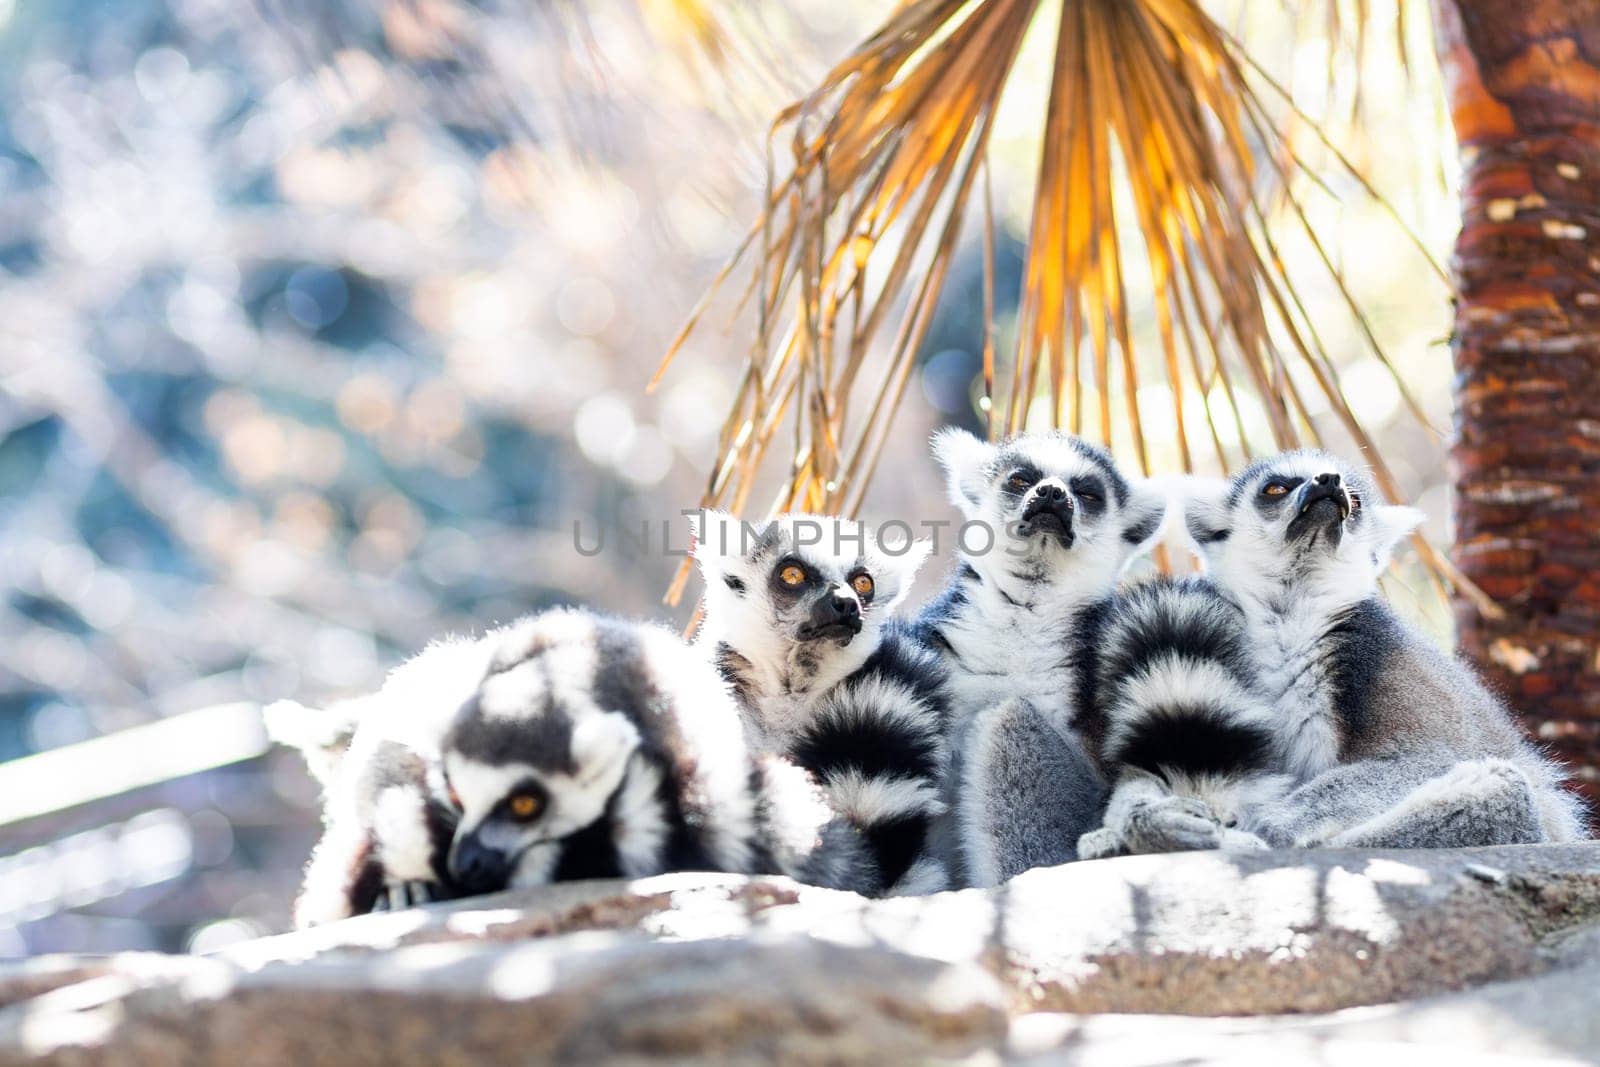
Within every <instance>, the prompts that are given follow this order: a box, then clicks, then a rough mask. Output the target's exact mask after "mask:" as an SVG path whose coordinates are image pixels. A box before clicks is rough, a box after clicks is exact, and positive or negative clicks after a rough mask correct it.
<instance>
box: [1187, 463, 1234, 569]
mask: <svg viewBox="0 0 1600 1067" xmlns="http://www.w3.org/2000/svg"><path fill="white" fill-rule="evenodd" d="M1230 488H1231V486H1230V484H1229V482H1228V481H1227V480H1226V479H1223V478H1197V477H1192V476H1191V477H1187V478H1184V479H1183V480H1182V482H1181V483H1180V485H1179V488H1178V504H1179V506H1180V507H1181V508H1182V509H1183V527H1184V532H1185V533H1187V534H1188V535H1189V540H1190V541H1191V542H1193V544H1194V547H1195V551H1196V552H1197V553H1198V554H1199V556H1200V558H1202V559H1205V558H1206V557H1207V556H1208V555H1209V554H1210V553H1211V551H1212V550H1213V549H1214V548H1216V546H1218V545H1220V544H1222V542H1224V541H1226V540H1227V539H1228V537H1229V535H1231V534H1232V533H1233V522H1232V518H1231V517H1230V516H1229V514H1228V490H1229V489H1230Z"/></svg>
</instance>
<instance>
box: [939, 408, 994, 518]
mask: <svg viewBox="0 0 1600 1067" xmlns="http://www.w3.org/2000/svg"><path fill="white" fill-rule="evenodd" d="M994 456H995V446H994V445H991V444H989V443H988V442H987V441H980V440H979V439H978V438H976V437H974V436H972V435H971V434H970V433H968V432H967V431H965V430H958V429H956V428H954V427H950V428H948V429H944V430H940V431H939V432H938V433H936V434H934V435H933V458H934V459H936V460H938V461H939V466H941V467H943V468H944V477H945V485H946V487H947V488H948V489H949V492H950V502H951V503H953V504H954V505H955V506H956V507H958V508H960V509H961V513H962V514H963V515H965V516H966V517H967V518H969V519H976V518H978V517H979V508H980V506H981V503H982V500H983V487H984V483H985V481H987V476H988V468H989V464H990V463H991V462H993V460H994Z"/></svg>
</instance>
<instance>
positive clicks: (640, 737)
mask: <svg viewBox="0 0 1600 1067" xmlns="http://www.w3.org/2000/svg"><path fill="white" fill-rule="evenodd" d="M342 712H343V713H342V714H340V715H337V716H332V717H324V718H322V719H320V720H319V719H317V718H316V717H315V716H316V713H314V712H312V711H310V710H309V709H303V708H299V707H298V706H295V705H281V706H277V707H276V708H275V709H274V711H273V714H272V715H270V716H269V724H270V729H271V730H272V732H273V734H274V736H275V737H277V738H278V739H279V740H281V741H284V742H285V743H288V744H292V745H295V746H296V747H301V748H302V749H303V750H304V751H305V752H306V754H307V758H308V763H309V764H311V766H312V767H313V769H314V770H317V771H319V772H320V773H321V774H322V776H323V781H324V784H325V789H326V794H325V812H324V822H325V826H326V830H325V833H324V836H323V838H322V841H321V842H320V843H319V844H318V846H317V848H316V851H315V853H314V855H313V858H312V861H311V864H310V867H309V868H308V870H307V876H306V883H305V888H304V890H303V892H302V895H301V898H300V900H299V902H298V903H297V905H296V916H295V917H296V924H297V925H299V926H307V925H312V924H315V923H320V922H326V921H329V920H332V919H337V918H343V917H345V916H347V915H352V914H360V913H362V912H365V911H369V910H373V909H374V908H375V907H377V906H382V905H383V904H385V903H388V904H408V903H417V902H423V901H426V900H431V899H441V898H446V897H452V896H460V895H475V894H480V893H488V892H493V891H495V890H499V889H504V888H507V887H510V886H527V885H542V884H545V883H549V882H556V881H566V880H572V879H579V878H602V877H630V878H637V877H644V876H647V875H653V874H661V873H666V872H670V871H687V870H700V871H726V872H733V873H749V874H761V873H767V874H785V875H788V876H790V877H793V878H796V879H798V880H801V881H804V882H809V883H812V884H816V885H823V886H828V887H832V888H840V889H851V890H864V891H870V890H871V889H872V888H874V887H875V886H877V884H878V879H879V873H878V864H877V850H876V849H875V847H874V845H875V843H874V842H872V841H869V840H868V838H867V837H866V836H865V835H864V834H863V832H862V831H861V830H860V829H859V828H858V827H857V825H856V824H855V823H854V822H853V821H851V820H850V819H848V818H845V817H842V816H840V815H838V814H837V813H836V812H834V811H833V810H832V808H830V807H829V804H828V800H827V797H826V795H825V794H824V793H823V792H822V791H821V790H820V789H819V788H818V787H817V785H816V783H815V782H814V780H813V779H812V778H811V777H810V775H809V774H807V773H806V772H805V771H804V770H802V769H800V768H799V767H797V766H795V765H794V764H792V763H789V762H788V761H785V760H783V759H781V758H778V757H775V756H771V755H767V754H762V753H759V752H756V751H753V750H752V748H751V747H750V745H749V743H748V741H747V737H746V734H745V730H744V726H743V722H742V720H741V714H740V709H739V707H738V706H737V705H736V703H735V702H734V700H733V699H732V697H731V695H730V694H729V692H728V689H727V686H726V685H725V684H724V682H723V681H722V679H721V678H719V677H718V676H717V673H716V671H715V670H714V669H713V668H712V666H711V665H710V664H709V663H707V662H706V661H705V660H704V659H703V657H702V656H700V655H699V654H698V653H697V652H695V651H694V650H693V649H691V648H689V647H688V646H687V645H685V644H684V643H683V642H682V641H681V640H680V639H679V638H678V637H676V636H675V635H673V634H671V633H669V632H667V631H666V630H664V629H661V628H660V627H656V626H649V625H644V624H637V623H631V622H624V621H621V620H616V619H611V618H607V617H604V616H600V615H595V614H592V613H589V612H585V611H576V610H562V611H551V612H546V613H544V614H542V615H538V616H534V617H531V618H529V619H526V620H523V621H522V622H519V623H516V624H514V625H512V626H509V627H505V628H502V629H500V630H496V631H494V632H492V633H490V634H488V635H485V636H484V637H481V638H478V639H475V640H458V641H452V642H448V643H445V644H440V645H435V646H432V647H430V648H429V649H428V650H427V651H425V652H423V653H422V654H421V655H419V656H418V657H416V658H415V659H413V660H412V661H410V662H409V663H407V664H405V665H404V666H402V667H400V668H399V669H397V670H396V671H395V672H394V673H393V674H392V675H391V676H390V678H389V680H388V681H387V682H386V683H385V685H384V687H383V688H382V689H381V690H379V692H378V693H376V694H374V695H373V696H371V697H368V698H364V699H362V700H361V701H359V702H356V703H354V704H352V705H347V706H345V707H344V708H343V709H342Z"/></svg>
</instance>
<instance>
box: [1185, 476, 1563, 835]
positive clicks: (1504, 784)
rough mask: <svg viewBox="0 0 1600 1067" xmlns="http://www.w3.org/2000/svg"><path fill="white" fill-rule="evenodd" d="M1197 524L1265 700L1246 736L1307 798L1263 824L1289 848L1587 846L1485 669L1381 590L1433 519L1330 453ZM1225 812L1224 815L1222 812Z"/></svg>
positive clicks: (1285, 800) (1269, 803)
mask: <svg viewBox="0 0 1600 1067" xmlns="http://www.w3.org/2000/svg"><path fill="white" fill-rule="evenodd" d="M1185 511H1186V521H1187V525H1188V529H1189V533H1190V535H1191V537H1192V538H1193V539H1194V540H1195V542H1196V543H1197V545H1198V546H1199V548H1200V551H1201V553H1202V555H1203V557H1204V558H1205V560H1206V563H1207V565H1208V568H1209V573H1210V575H1211V577H1212V579H1213V580H1214V581H1215V583H1216V586H1217V588H1218V590H1219V591H1220V593H1221V595H1222V596H1223V597H1225V598H1227V600H1228V601H1230V602H1231V604H1232V605H1233V606H1234V608H1235V609H1236V610H1237V613H1238V614H1237V618H1238V621H1239V623H1240V624H1241V625H1242V633H1243V638H1244V648H1245V649H1246V650H1247V651H1248V653H1249V656H1250V670H1251V672H1252V673H1253V676H1254V680H1255V696H1256V697H1258V698H1259V700H1260V701H1263V702H1264V704H1265V707H1266V709H1267V715H1266V718H1265V720H1263V718H1262V714H1261V710H1260V708H1259V707H1258V706H1257V705H1256V704H1255V703H1254V702H1253V701H1241V702H1239V704H1238V707H1240V708H1241V709H1243V713H1242V714H1241V715H1240V717H1239V718H1238V719H1237V720H1236V722H1235V725H1237V726H1239V727H1240V728H1241V729H1243V730H1245V731H1247V732H1248V733H1249V736H1250V737H1251V739H1252V740H1251V744H1250V746H1249V747H1251V748H1252V749H1253V748H1254V747H1255V746H1256V743H1257V739H1258V737H1259V730H1260V726H1261V723H1262V722H1263V721H1266V722H1269V723H1270V725H1271V731H1272V732H1271V739H1272V745H1273V749H1274V758H1275V760H1276V761H1277V767H1278V768H1279V769H1281V770H1282V771H1283V772H1284V773H1285V774H1287V775H1288V776H1289V778H1290V779H1291V780H1292V782H1293V783H1294V785H1295V788H1294V789H1293V790H1292V791H1291V792H1288V793H1287V795H1285V796H1282V797H1281V798H1279V799H1265V800H1262V801H1261V802H1260V803H1258V805H1257V807H1256V810H1255V811H1254V812H1252V813H1250V814H1249V825H1250V828H1251V829H1252V830H1253V831H1254V832H1255V833H1257V834H1258V835H1259V836H1260V837H1261V838H1262V839H1263V840H1265V841H1266V842H1267V843H1269V844H1272V845H1275V846H1335V847H1372V848H1378V847H1397V848H1403V847H1446V846H1464V845H1490V844H1515V843H1525V842H1539V841H1570V840H1573V839H1576V838H1580V837H1582V836H1584V834H1585V826H1584V818H1583V814H1582V809H1581V805H1580V802H1579V801H1578V799H1577V798H1576V797H1575V796H1574V795H1573V794H1572V793H1570V792H1569V791H1568V790H1566V789H1565V788H1564V785H1563V783H1564V773H1563V771H1562V770H1561V768H1560V767H1559V766H1558V765H1557V764H1556V763H1554V762H1552V761H1551V760H1549V759H1548V758H1546V757H1545V756H1544V755H1543V754H1542V753H1541V752H1540V751H1539V750H1538V749H1537V748H1536V747H1535V746H1534V745H1533V744H1531V743H1530V742H1529V741H1528V740H1527V739H1526V738H1525V737H1524V736H1523V735H1522V733H1521V732H1520V731H1519V730H1518V728H1517V726H1516V725H1515V723H1514V722H1513V720H1512V718H1511V716H1510V714H1509V713H1508V712H1507V711H1506V709H1505V708H1504V707H1503V706H1502V705H1501V704H1500V702H1499V701H1498V700H1496V699H1495V698H1494V696H1492V695H1491V694H1490V693H1489V691H1488V690H1487V689H1485V688H1484V686H1483V684H1482V683H1481V682H1480V681H1479V680H1478V679H1477V677H1476V676H1475V675H1474V674H1473V673H1472V671H1471V670H1470V669H1469V668H1468V667H1467V666H1466V665H1465V664H1463V663H1461V662H1460V661H1459V660H1456V659H1454V658H1452V657H1450V656H1447V655H1445V654H1443V653H1442V652H1440V651H1439V650H1438V649H1437V648H1436V647H1435V646H1434V645H1433V643H1432V642H1431V641H1429V640H1428V639H1427V638H1426V637H1425V636H1423V635H1422V634H1420V633H1419V632H1417V631H1416V630H1414V629H1413V628H1411V627H1410V626H1408V625H1407V624H1405V623H1404V622H1402V621H1401V620H1400V619H1399V618H1398V617H1397V616H1396V615H1395V614H1394V612H1393V611H1391V610H1390V608H1389V607H1388V605H1387V604H1386V603H1384V601H1383V600H1382V599H1380V597H1379V595H1378V576H1379V575H1380V574H1381V573H1382V571H1383V569H1384V567H1385V566H1386V565H1387V564H1388V561H1389V558H1390V556H1391V554H1392V552H1393V550H1394V547H1395V545H1396V544H1397V543H1398V542H1399V541H1400V539H1401V538H1403V537H1404V536H1405V535H1406V534H1408V533H1409V532H1410V531H1411V530H1412V529H1413V528H1414V527H1415V526H1416V524H1417V522H1418V521H1419V520H1420V518H1421V513H1420V512H1417V511H1415V510H1414V509H1411V508H1406V507H1398V506H1393V505H1389V504H1386V503H1385V502H1384V501H1383V499H1382V498H1381V496H1380V495H1379V493H1378V491H1377V487H1376V486H1375V485H1374V484H1373V483H1372V481H1371V479H1370V477H1369V476H1368V475H1367V473H1366V472H1365V471H1363V470H1360V469H1357V468H1355V467H1353V466H1351V465H1350V464H1347V463H1344V462H1342V461H1340V460H1338V459H1336V458H1334V457H1333V456H1329V455H1327V454H1325V453H1322V452H1291V453H1286V454H1284V455H1280V456H1276V457H1274V458H1272V459H1268V460H1263V461H1261V462H1258V463H1255V464H1253V465H1252V466H1250V467H1249V468H1248V469H1246V470H1244V471H1243V472H1241V473H1240V474H1239V475H1238V476H1237V477H1235V478H1233V479H1232V480H1231V481H1230V482H1228V483H1225V484H1224V485H1222V486H1219V487H1215V488H1213V489H1211V490H1209V491H1205V490H1201V491H1197V492H1195V493H1193V494H1192V495H1191V497H1190V499H1189V500H1188V501H1187V503H1186V509H1185ZM1209 815H1210V817H1212V818H1216V819H1219V820H1220V818H1221V816H1220V815H1219V814H1218V813H1216V812H1210V813H1209Z"/></svg>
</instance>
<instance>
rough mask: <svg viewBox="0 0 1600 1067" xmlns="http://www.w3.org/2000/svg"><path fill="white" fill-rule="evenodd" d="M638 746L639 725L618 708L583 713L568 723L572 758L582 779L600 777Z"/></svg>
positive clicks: (631, 753) (617, 766) (616, 766)
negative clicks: (583, 714) (570, 732)
mask: <svg viewBox="0 0 1600 1067" xmlns="http://www.w3.org/2000/svg"><path fill="white" fill-rule="evenodd" d="M638 747H639V729H638V727H636V726H634V725H633V722H632V721H631V720H630V719H629V718H628V717H627V716H626V715H624V714H622V712H620V711H601V712H596V713H595V714H592V715H585V716H583V717H582V718H580V719H579V720H578V721H577V722H576V723H574V724H573V726H572V741H571V748H572V762H573V764H574V765H575V766H576V767H577V768H578V774H579V775H581V776H582V777H583V778H585V779H594V778H598V777H600V776H601V775H602V774H604V773H605V772H606V771H608V770H609V769H611V768H618V769H620V767H619V765H620V764H621V763H622V761H623V760H625V759H627V758H628V757H629V756H631V755H633V750H634V749H636V748H638Z"/></svg>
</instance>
